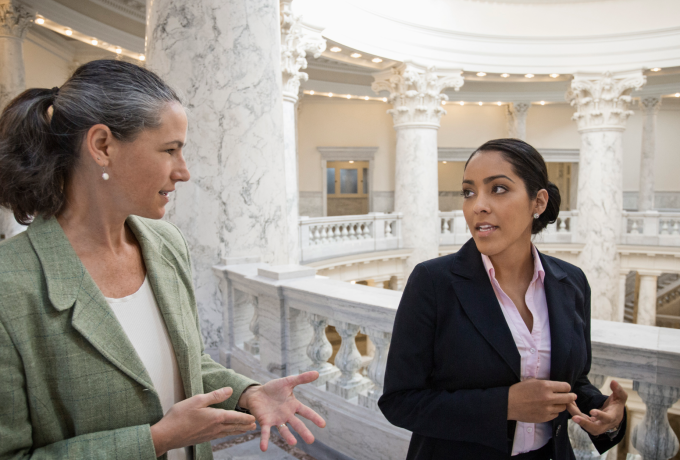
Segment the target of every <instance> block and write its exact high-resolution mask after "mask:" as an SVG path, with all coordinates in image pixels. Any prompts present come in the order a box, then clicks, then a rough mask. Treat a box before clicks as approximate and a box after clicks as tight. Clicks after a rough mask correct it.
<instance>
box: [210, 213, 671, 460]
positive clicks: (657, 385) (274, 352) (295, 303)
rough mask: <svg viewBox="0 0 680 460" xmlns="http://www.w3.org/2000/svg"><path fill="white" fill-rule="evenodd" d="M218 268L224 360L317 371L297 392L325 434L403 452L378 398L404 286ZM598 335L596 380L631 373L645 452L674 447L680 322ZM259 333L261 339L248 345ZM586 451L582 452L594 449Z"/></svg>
mask: <svg viewBox="0 0 680 460" xmlns="http://www.w3.org/2000/svg"><path fill="white" fill-rule="evenodd" d="M453 218H454V219H455V216H454V217H453ZM565 225H567V226H568V223H567V224H565ZM558 228H559V225H558ZM556 233H561V232H556ZM214 271H215V273H216V274H217V275H218V277H219V278H220V279H221V284H220V285H221V290H222V294H223V298H224V302H225V305H224V312H225V313H224V315H225V316H224V320H225V323H224V331H225V337H226V339H225V342H224V344H223V346H222V348H221V350H220V359H221V361H222V363H223V364H225V365H227V366H230V367H232V368H233V369H235V370H236V371H238V372H241V373H243V374H246V375H249V376H251V377H253V378H255V379H257V380H260V381H267V380H268V379H270V378H276V377H278V376H285V375H292V374H296V373H299V372H303V371H306V370H310V369H311V370H316V371H318V372H319V374H320V378H319V380H318V381H317V382H315V384H314V385H306V386H304V387H301V388H299V389H298V390H296V394H297V395H298V398H299V399H301V400H302V401H303V402H304V403H305V404H308V405H310V406H311V407H312V408H314V409H315V410H317V411H318V412H320V413H321V415H322V416H324V417H325V418H326V420H327V421H328V428H327V429H325V430H319V429H316V428H314V427H312V428H311V429H312V431H313V432H314V435H315V436H316V437H317V439H318V440H319V441H321V442H323V443H324V444H326V445H328V446H330V447H331V448H333V449H336V450H338V451H340V452H342V453H343V454H345V455H348V456H350V457H352V458H355V459H372V460H373V459H393V458H404V457H405V455H406V450H407V446H408V441H409V439H410V436H409V433H408V432H406V431H405V430H402V429H399V428H396V427H394V426H392V425H390V424H389V423H388V422H387V421H386V420H385V419H384V417H383V416H382V414H381V413H380V412H379V410H378V407H377V400H378V398H379V397H380V395H381V394H382V388H383V379H384V373H385V365H386V357H387V353H388V351H389V343H390V339H391V331H392V326H393V322H394V316H395V313H396V310H397V307H398V305H399V301H400V299H401V293H400V292H397V291H391V290H386V289H376V288H371V287H366V286H360V285H352V284H349V283H345V282H341V281H337V280H332V279H328V278H325V277H320V276H316V275H315V272H314V269H311V268H309V267H305V266H297V265H294V266H273V267H272V266H268V265H266V264H259V263H248V264H235V265H220V266H216V267H214ZM253 322H256V323H257V325H256V326H254V325H253V324H252V323H253ZM328 325H333V326H335V328H336V329H337V331H338V333H339V334H340V336H341V337H342V344H341V347H340V350H339V352H338V354H337V356H336V358H335V364H331V363H329V362H328V359H329V358H330V356H331V346H330V343H329V342H328V339H327V338H326V336H325V329H326V327H327V326H328ZM360 331H361V332H363V333H365V334H366V335H367V336H368V337H369V339H370V341H371V342H372V343H373V345H374V346H375V353H374V355H373V358H372V360H371V362H370V364H369V366H368V372H367V373H366V375H363V374H361V373H360V372H359V369H360V367H361V364H362V357H361V355H360V354H359V352H358V350H357V347H356V343H355V338H356V335H357V333H358V332H360ZM256 332H257V334H258V335H257V336H256V335H255V333H256ZM591 335H592V350H593V361H592V368H591V376H592V379H593V381H594V383H595V384H598V385H601V384H602V382H603V381H604V378H605V377H604V376H613V377H618V378H625V379H632V380H633V382H634V383H633V384H634V388H635V390H636V391H637V392H638V394H639V395H640V396H641V398H642V400H643V401H644V402H645V404H646V407H647V412H646V415H645V418H644V420H642V422H641V423H640V424H638V425H637V426H636V427H635V428H634V429H633V431H632V443H633V446H635V448H636V449H637V450H638V451H639V452H640V454H641V455H642V459H644V460H662V459H663V460H666V459H668V458H670V457H672V456H673V455H675V452H677V449H678V440H677V437H676V436H675V434H674V433H673V432H672V430H671V428H670V425H669V423H668V419H667V417H666V413H667V411H668V409H669V408H670V407H671V405H673V404H674V403H675V402H676V401H677V400H678V399H679V398H680V330H675V329H666V328H658V327H652V326H640V325H635V324H625V323H614V322H608V321H601V320H593V322H592V332H591ZM255 338H257V340H258V342H259V343H258V347H257V348H255V347H250V346H247V345H245V344H247V343H251V342H250V341H252V340H253V339H255ZM570 431H571V432H574V431H575V434H572V440H573V442H574V444H575V446H579V449H580V450H584V449H585V450H586V451H587V450H588V447H587V446H588V444H587V442H586V441H587V440H584V438H583V436H581V435H580V434H578V430H574V429H572V430H570ZM347 439H352V442H351V443H348V442H347V441H346V440H347ZM586 451H583V452H580V453H579V455H578V456H577V457H578V458H593V457H586V456H584V455H586V454H588V455H589V453H588V452H586Z"/></svg>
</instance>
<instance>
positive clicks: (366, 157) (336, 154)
mask: <svg viewBox="0 0 680 460" xmlns="http://www.w3.org/2000/svg"><path fill="white" fill-rule="evenodd" d="M316 149H317V150H318V151H319V153H320V154H321V190H322V192H323V200H322V202H323V216H324V217H325V216H327V215H328V196H327V195H328V194H327V192H328V182H327V180H326V167H327V164H328V162H329V161H349V160H354V161H368V212H373V183H374V182H375V181H374V177H375V161H374V158H375V152H377V151H378V147H317V148H316Z"/></svg>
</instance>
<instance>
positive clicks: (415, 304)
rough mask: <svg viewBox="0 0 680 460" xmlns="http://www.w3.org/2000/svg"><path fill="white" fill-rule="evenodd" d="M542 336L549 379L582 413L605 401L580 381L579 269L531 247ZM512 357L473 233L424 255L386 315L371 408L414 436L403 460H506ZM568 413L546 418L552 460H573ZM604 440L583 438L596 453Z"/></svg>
mask: <svg viewBox="0 0 680 460" xmlns="http://www.w3.org/2000/svg"><path fill="white" fill-rule="evenodd" d="M539 257H540V258H541V263H542V264H543V268H544V270H545V278H544V286H545V294H546V300H547V303H548V315H549V319H550V337H551V350H552V351H551V359H550V364H551V370H550V379H551V380H555V381H561V382H567V383H569V384H570V385H571V388H572V392H574V393H576V395H577V397H578V399H577V401H576V403H577V405H578V406H579V408H580V409H581V411H582V412H583V413H586V414H587V413H589V412H590V410H592V409H596V408H600V407H602V405H603V404H604V402H605V400H606V399H607V397H606V396H604V395H602V393H600V391H599V390H598V389H597V388H596V387H594V386H593V385H592V384H591V383H590V382H589V381H588V372H589V371H590V361H591V350H590V286H589V285H588V281H587V280H586V277H585V275H584V274H583V272H582V271H581V269H580V268H578V267H576V266H574V265H571V264H569V263H567V262H564V261H562V260H559V259H556V258H554V257H549V256H545V255H543V254H540V253H539ZM520 361H521V360H520V355H519V352H518V351H517V347H516V345H515V342H514V340H513V338H512V333H511V332H510V328H509V327H508V324H507V323H506V321H505V317H504V316H503V312H502V311H501V307H500V305H499V303H498V299H497V298H496V295H495V293H494V291H493V287H492V286H491V281H490V280H489V276H488V274H487V272H486V270H485V268H484V264H483V262H482V257H481V254H480V252H479V250H477V246H476V244H475V242H474V240H473V239H470V240H469V241H468V242H467V243H466V244H465V245H464V246H463V247H462V248H461V249H460V250H459V251H458V252H457V253H455V254H451V255H448V256H444V257H439V258H437V259H432V260H428V261H426V262H423V263H421V264H419V265H417V266H416V267H415V269H414V270H413V273H412V274H411V276H410V277H409V279H408V283H407V284H406V288H405V289H404V294H403V296H402V298H401V303H400V304H399V309H398V311H397V315H396V318H395V321H394V330H393V334H392V343H391V345H390V351H389V355H388V358H387V369H386V373H385V387H384V393H383V396H382V397H381V398H380V401H379V403H378V404H379V407H380V410H381V411H382V412H383V414H384V415H385V417H386V418H387V420H389V421H390V422H391V423H392V424H394V425H396V426H399V427H402V428H405V429H407V430H409V431H412V432H413V436H412V438H411V444H410V446H409V451H408V456H407V459H409V460H410V459H413V460H416V459H417V460H430V459H460V460H468V459H469V460H479V459H484V460H508V459H510V458H511V457H510V453H511V452H512V441H513V438H514V433H515V426H516V422H514V421H508V420H507V413H508V390H509V387H510V386H511V385H513V384H515V383H518V382H519V381H520ZM568 419H569V413H568V412H567V411H564V412H562V413H561V414H559V416H558V417H557V418H555V419H554V420H553V421H552V426H553V431H552V435H553V440H554V451H553V456H552V459H553V460H573V459H574V453H573V451H572V448H571V444H570V442H569V437H568V434H567V421H568ZM625 431H626V426H625V417H624V422H623V425H622V426H621V429H620V431H619V433H618V435H617V436H616V438H614V439H613V440H611V439H610V438H609V436H608V435H601V436H598V437H591V439H592V440H593V442H594V444H595V447H596V448H597V449H598V451H600V452H604V451H606V450H608V449H609V448H611V447H613V446H614V445H616V444H617V443H618V442H619V441H620V440H621V439H622V438H623V436H624V434H625Z"/></svg>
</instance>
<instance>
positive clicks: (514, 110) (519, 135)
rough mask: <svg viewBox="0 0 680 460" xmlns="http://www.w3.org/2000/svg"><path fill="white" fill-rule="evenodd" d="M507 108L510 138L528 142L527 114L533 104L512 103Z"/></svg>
mask: <svg viewBox="0 0 680 460" xmlns="http://www.w3.org/2000/svg"><path fill="white" fill-rule="evenodd" d="M507 107H508V112H507V120H508V137H512V138H515V139H522V140H523V141H524V140H526V137H527V113H528V112H529V108H530V107H531V102H511V103H510V104H508V106H507Z"/></svg>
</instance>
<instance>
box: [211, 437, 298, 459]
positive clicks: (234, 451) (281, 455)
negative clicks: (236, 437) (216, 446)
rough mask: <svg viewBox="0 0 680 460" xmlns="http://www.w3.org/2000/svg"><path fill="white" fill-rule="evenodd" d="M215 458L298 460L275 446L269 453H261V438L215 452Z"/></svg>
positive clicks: (270, 447) (272, 446)
mask: <svg viewBox="0 0 680 460" xmlns="http://www.w3.org/2000/svg"><path fill="white" fill-rule="evenodd" d="M213 457H214V459H215V460H296V458H295V457H293V456H292V455H290V454H288V453H286V452H285V451H284V450H282V449H281V448H280V447H277V446H276V445H275V444H270V445H269V447H268V448H267V452H261V451H260V438H256V439H253V440H251V441H247V442H244V443H241V444H236V445H235V446H231V447H227V448H226V449H222V450H218V451H217V452H213Z"/></svg>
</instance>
